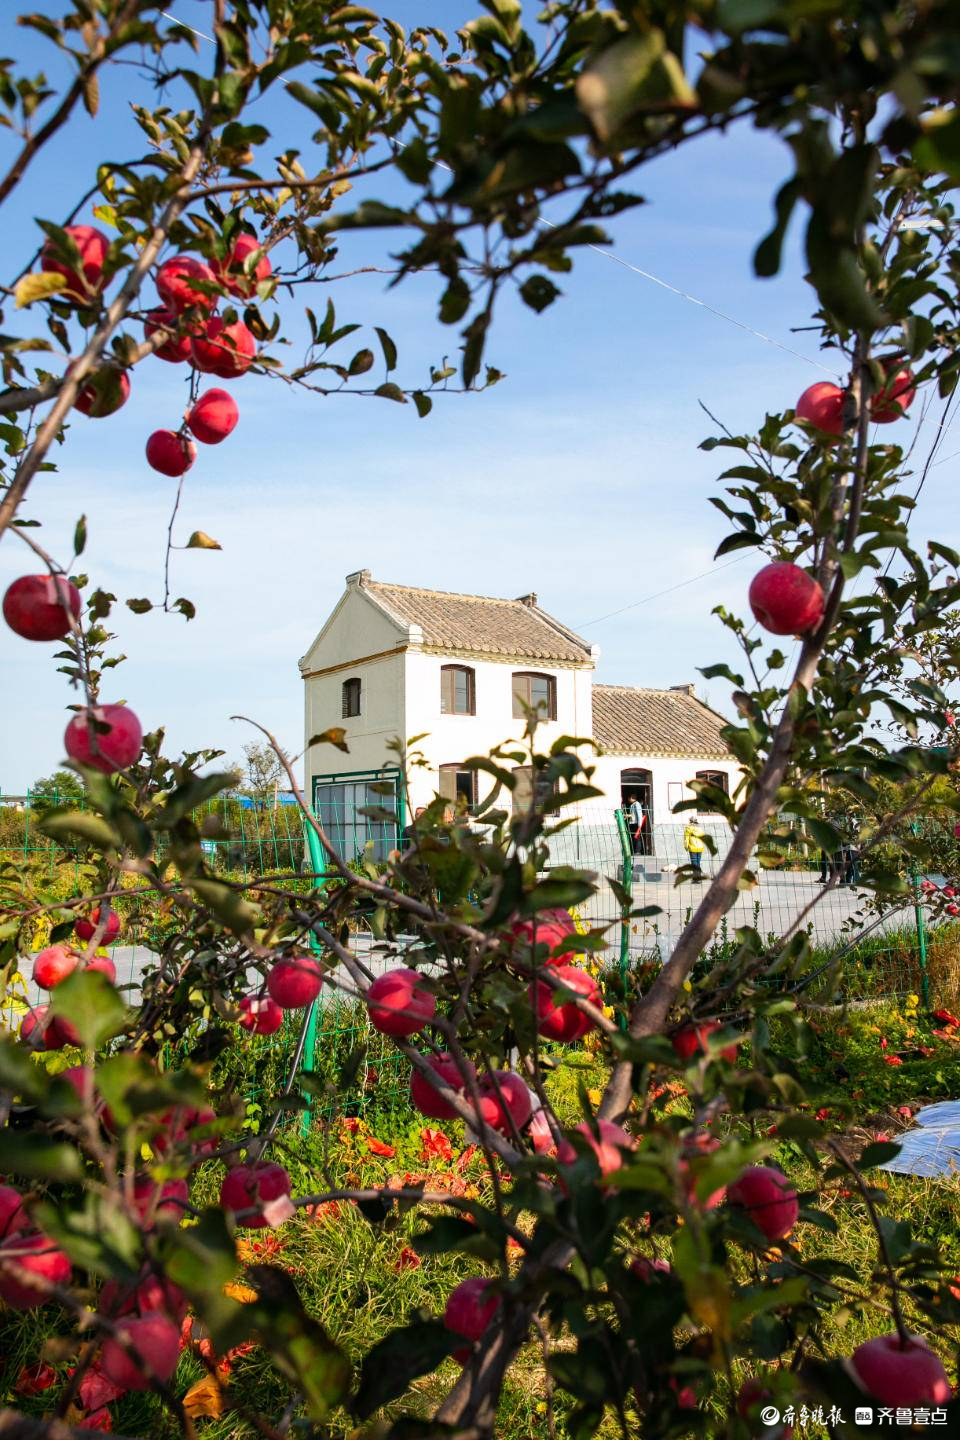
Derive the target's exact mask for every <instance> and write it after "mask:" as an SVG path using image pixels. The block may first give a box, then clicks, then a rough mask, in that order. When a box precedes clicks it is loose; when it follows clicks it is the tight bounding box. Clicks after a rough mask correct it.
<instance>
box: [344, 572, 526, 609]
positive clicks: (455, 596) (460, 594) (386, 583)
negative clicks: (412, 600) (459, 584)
mask: <svg viewBox="0 0 960 1440" xmlns="http://www.w3.org/2000/svg"><path fill="white" fill-rule="evenodd" d="M363 589H364V590H405V591H406V592H407V594H409V595H441V596H443V597H444V598H445V599H448V600H480V601H482V602H483V604H485V605H523V607H524V609H525V610H529V609H531V606H529V605H526V604H524V602H523V601H522V600H511V599H510V598H509V597H508V596H506V595H472V594H468V593H467V592H466V591H463V590H428V589H427V587H426V586H425V585H395V584H394V583H393V582H392V581H390V580H368V581H367V582H366V584H365V585H364V586H363ZM535 608H537V609H539V607H535ZM540 613H541V614H546V612H545V611H541V612H540Z"/></svg>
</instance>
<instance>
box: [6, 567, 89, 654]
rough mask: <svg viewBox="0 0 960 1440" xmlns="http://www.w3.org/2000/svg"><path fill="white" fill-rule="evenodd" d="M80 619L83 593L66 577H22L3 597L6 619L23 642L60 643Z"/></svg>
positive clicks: (9, 587) (11, 585)
mask: <svg viewBox="0 0 960 1440" xmlns="http://www.w3.org/2000/svg"><path fill="white" fill-rule="evenodd" d="M79 615H80V591H79V590H78V589H77V587H76V586H75V585H72V584H71V583H70V581H69V580H68V579H67V577H66V576H65V575H21V576H20V579H19V580H14V581H13V582H12V584H10V585H8V587H7V593H6V594H5V595H4V597H3V618H4V620H6V622H7V624H8V625H9V626H10V629H11V630H12V631H13V632H14V634H15V635H19V636H20V637H21V639H23V640H61V639H62V638H63V636H64V635H68V634H69V633H70V630H71V623H70V622H71V617H72V618H73V619H74V620H76V619H78V618H79Z"/></svg>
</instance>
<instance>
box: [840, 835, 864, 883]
mask: <svg viewBox="0 0 960 1440" xmlns="http://www.w3.org/2000/svg"><path fill="white" fill-rule="evenodd" d="M843 859H844V866H843V879H842V880H841V882H840V883H841V885H850V886H853V885H859V884H860V851H859V849H858V848H857V846H856V845H854V844H852V843H851V844H848V845H844V847H843Z"/></svg>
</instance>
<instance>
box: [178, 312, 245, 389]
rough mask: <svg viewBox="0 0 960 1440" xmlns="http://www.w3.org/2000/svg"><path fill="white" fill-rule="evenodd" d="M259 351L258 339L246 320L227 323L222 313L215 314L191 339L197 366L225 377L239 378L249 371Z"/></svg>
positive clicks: (192, 352)
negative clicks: (246, 323)
mask: <svg viewBox="0 0 960 1440" xmlns="http://www.w3.org/2000/svg"><path fill="white" fill-rule="evenodd" d="M256 353H257V342H256V340H254V338H253V335H252V334H251V332H250V331H249V330H248V329H247V327H246V325H244V323H243V321H242V320H235V321H234V322H233V324H232V325H226V324H224V322H223V320H221V318H220V316H219V315H214V316H212V317H211V319H209V320H208V321H207V323H206V325H205V326H204V327H203V330H202V332H201V333H200V334H199V335H195V336H194V337H193V340H192V341H191V355H192V360H191V363H192V365H193V368H194V369H195V370H202V371H203V372H204V374H206V375H219V376H220V377H221V379H223V380H236V379H237V378H238V377H239V376H241V375H243V374H245V373H246V371H247V370H249V369H250V366H251V365H252V364H253V361H254V359H255V357H256Z"/></svg>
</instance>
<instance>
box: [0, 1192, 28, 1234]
mask: <svg viewBox="0 0 960 1440" xmlns="http://www.w3.org/2000/svg"><path fill="white" fill-rule="evenodd" d="M29 1227H30V1219H29V1217H28V1215H27V1212H26V1210H24V1208H23V1196H22V1195H21V1194H20V1192H19V1190H14V1188H13V1186H12V1185H0V1239H6V1237H7V1236H8V1235H15V1234H16V1233H17V1232H18V1231H19V1230H27V1229H29Z"/></svg>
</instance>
